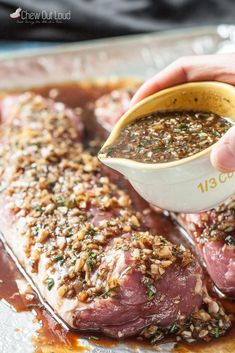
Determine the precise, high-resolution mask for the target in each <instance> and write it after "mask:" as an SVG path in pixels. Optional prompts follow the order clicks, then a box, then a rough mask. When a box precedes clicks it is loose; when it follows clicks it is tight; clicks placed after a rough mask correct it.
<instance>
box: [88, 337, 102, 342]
mask: <svg viewBox="0 0 235 353" xmlns="http://www.w3.org/2000/svg"><path fill="white" fill-rule="evenodd" d="M90 339H91V340H96V341H99V339H100V338H99V337H97V336H90Z"/></svg>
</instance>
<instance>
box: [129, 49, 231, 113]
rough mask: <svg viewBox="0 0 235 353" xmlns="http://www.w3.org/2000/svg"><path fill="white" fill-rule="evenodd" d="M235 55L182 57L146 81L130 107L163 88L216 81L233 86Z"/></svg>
mask: <svg viewBox="0 0 235 353" xmlns="http://www.w3.org/2000/svg"><path fill="white" fill-rule="evenodd" d="M234 57H235V54H219V55H202V56H188V57H182V58H180V59H178V60H176V61H174V62H173V63H172V64H170V65H169V66H167V67H166V68H165V69H164V70H162V71H161V72H159V73H158V74H156V75H155V76H153V77H152V78H150V79H149V80H147V81H146V82H145V83H144V84H143V85H142V86H141V87H140V88H139V89H138V90H137V92H136V93H135V95H134V96H133V98H132V100H131V103H130V105H131V106H132V105H134V104H136V103H137V102H139V101H140V100H141V99H143V98H145V97H147V96H149V95H151V94H153V93H156V92H158V91H160V90H162V89H164V88H168V87H171V86H175V85H178V84H180V83H185V82H190V81H205V80H216V81H221V82H227V83H232V84H235V67H234Z"/></svg>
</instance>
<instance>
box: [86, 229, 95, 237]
mask: <svg viewBox="0 0 235 353" xmlns="http://www.w3.org/2000/svg"><path fill="white" fill-rule="evenodd" d="M95 233H96V231H95V229H93V228H91V229H90V230H88V231H87V232H86V235H87V236H88V237H91V238H92V237H93V236H94V235H95Z"/></svg>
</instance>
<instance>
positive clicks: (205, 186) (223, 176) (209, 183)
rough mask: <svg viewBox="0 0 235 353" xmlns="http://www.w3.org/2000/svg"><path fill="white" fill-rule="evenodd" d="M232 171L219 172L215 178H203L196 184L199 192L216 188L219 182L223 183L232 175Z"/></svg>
mask: <svg viewBox="0 0 235 353" xmlns="http://www.w3.org/2000/svg"><path fill="white" fill-rule="evenodd" d="M233 175H234V173H220V174H219V175H218V176H217V177H216V178H209V179H205V180H203V181H202V182H201V183H199V184H198V185H197V188H198V189H199V190H200V191H201V192H203V193H204V192H208V191H209V190H213V189H215V188H217V187H218V186H219V185H220V184H224V183H226V182H227V181H229V180H230V179H231V178H232V177H233Z"/></svg>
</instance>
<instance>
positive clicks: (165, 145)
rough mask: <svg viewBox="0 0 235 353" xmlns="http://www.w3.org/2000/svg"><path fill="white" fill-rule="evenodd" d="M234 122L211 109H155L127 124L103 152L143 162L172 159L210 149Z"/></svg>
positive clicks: (108, 155)
mask: <svg viewBox="0 0 235 353" xmlns="http://www.w3.org/2000/svg"><path fill="white" fill-rule="evenodd" d="M231 125H232V123H231V122H230V121H229V120H228V119H226V118H223V117H221V116H219V115H217V114H214V113H210V112H202V111H164V112H162V111H161V112H160V111H159V112H154V113H152V114H149V115H146V116H143V117H140V118H139V119H137V120H135V121H134V122H131V123H129V124H127V125H126V126H125V127H124V128H123V129H122V131H121V133H120V135H119V136H118V137H117V139H116V140H115V141H114V143H113V144H112V145H111V146H108V147H107V148H106V149H105V150H104V152H103V153H104V155H105V156H106V157H116V158H127V159H132V160H134V161H138V162H142V163H167V162H172V161H176V160H180V159H183V158H186V157H190V156H192V155H194V154H196V153H198V152H201V151H202V150H204V149H206V148H208V147H209V146H211V145H212V144H214V143H215V142H217V141H218V140H219V139H220V138H221V137H222V136H223V135H224V133H225V132H226V131H227V130H228V129H229V128H230V127H231Z"/></svg>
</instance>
